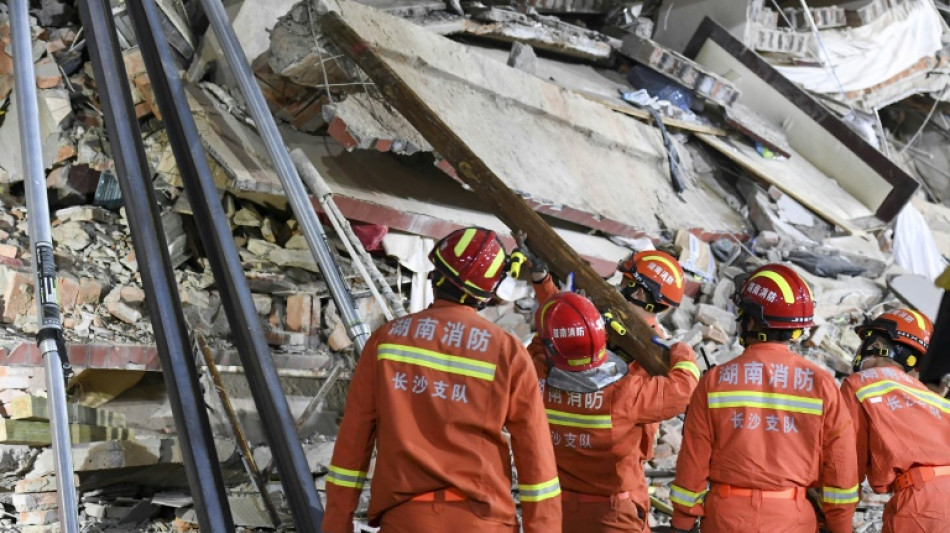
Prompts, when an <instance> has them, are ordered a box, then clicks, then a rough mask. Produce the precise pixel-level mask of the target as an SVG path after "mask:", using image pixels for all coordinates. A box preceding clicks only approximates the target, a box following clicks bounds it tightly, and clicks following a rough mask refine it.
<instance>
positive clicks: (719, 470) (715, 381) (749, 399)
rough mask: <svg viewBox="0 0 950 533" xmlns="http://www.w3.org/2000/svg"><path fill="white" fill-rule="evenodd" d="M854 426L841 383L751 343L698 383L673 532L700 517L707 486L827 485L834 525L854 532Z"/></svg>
mask: <svg viewBox="0 0 950 533" xmlns="http://www.w3.org/2000/svg"><path fill="white" fill-rule="evenodd" d="M856 464H857V463H856V459H855V443H854V428H853V425H852V423H851V417H850V416H849V415H848V411H847V408H846V407H845V406H844V405H843V404H842V401H841V396H840V394H839V392H838V388H837V385H836V383H835V380H834V378H833V377H832V376H831V375H830V374H828V373H827V372H826V371H825V370H823V369H821V368H820V367H819V366H817V365H815V364H813V363H811V362H809V361H807V360H805V359H804V358H802V357H800V356H797V355H795V354H794V353H792V352H791V350H789V349H788V348H787V347H786V346H785V345H784V344H780V343H762V344H755V345H753V346H750V347H749V348H747V349H746V350H745V352H744V353H743V354H742V355H741V356H739V357H737V358H736V359H734V360H733V361H730V362H728V363H726V364H723V365H720V366H717V367H714V368H713V369H711V370H710V371H709V372H707V373H706V374H705V375H704V376H703V378H702V379H701V380H700V382H699V387H698V388H697V389H696V392H695V393H694V394H693V398H692V400H690V404H689V409H688V411H687V414H686V424H685V425H684V428H683V447H682V449H681V450H680V455H679V458H678V460H677V463H676V480H675V482H674V484H673V486H672V487H671V492H670V499H671V500H672V501H673V511H674V513H673V526H674V527H677V528H680V529H690V528H691V527H693V524H694V522H695V520H696V518H697V517H700V516H703V496H704V494H705V492H706V490H707V483H713V484H716V483H722V484H727V485H732V486H735V487H744V488H749V489H759V490H765V491H775V490H782V489H785V488H792V487H819V486H820V487H821V489H822V500H823V507H824V510H825V514H826V521H827V527H828V529H830V530H831V531H832V532H833V533H850V532H851V530H852V528H851V519H852V516H853V515H854V507H855V504H856V503H857V501H858V473H857V468H856Z"/></svg>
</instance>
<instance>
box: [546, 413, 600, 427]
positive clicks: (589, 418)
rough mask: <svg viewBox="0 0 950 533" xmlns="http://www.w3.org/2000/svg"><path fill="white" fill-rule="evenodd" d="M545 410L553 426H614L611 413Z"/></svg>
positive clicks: (549, 422)
mask: <svg viewBox="0 0 950 533" xmlns="http://www.w3.org/2000/svg"><path fill="white" fill-rule="evenodd" d="M544 411H545V412H546V413H547V414H548V424H551V425H552V426H567V427H572V428H588V429H610V428H612V427H613V423H612V422H611V421H610V415H582V414H579V413H567V412H565V411H556V410H554V409H545V410H544Z"/></svg>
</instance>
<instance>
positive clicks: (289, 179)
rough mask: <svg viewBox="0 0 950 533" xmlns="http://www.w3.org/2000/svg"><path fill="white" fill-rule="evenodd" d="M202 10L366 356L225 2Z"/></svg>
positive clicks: (358, 322)
mask: <svg viewBox="0 0 950 533" xmlns="http://www.w3.org/2000/svg"><path fill="white" fill-rule="evenodd" d="M201 6H202V8H203V9H204V12H205V16H207V17H208V21H209V22H210V23H211V29H212V30H213V31H214V35H215V37H217V38H218V43H219V44H220V45H221V49H222V51H223V52H224V57H225V58H226V59H227V62H228V65H229V66H230V67H231V73H232V74H233V75H234V77H235V78H236V79H237V82H238V86H239V87H240V89H241V94H243V95H244V100H245V101H246V102H247V107H248V109H249V111H250V112H251V116H252V117H253V118H254V122H255V123H256V124H257V130H258V132H260V134H261V138H262V139H263V140H264V145H265V146H266V148H267V154H268V155H269V156H270V159H271V162H272V163H273V164H274V168H275V169H276V171H277V176H278V177H279V178H280V182H281V184H282V185H283V187H284V191H285V192H286V194H287V200H288V202H289V203H290V207H291V209H293V212H294V215H295V216H296V217H297V222H299V223H300V227H301V229H302V230H303V234H304V237H305V238H306V239H307V244H309V245H310V250H311V252H313V254H314V257H315V258H316V260H317V264H318V265H319V267H320V273H321V274H322V275H323V278H324V280H325V281H326V283H327V286H328V287H329V288H330V294H331V295H332V296H333V301H334V302H336V305H337V308H339V309H340V313H341V314H342V315H343V325H344V326H345V327H346V333H347V335H348V336H349V337H350V339H352V340H353V343H354V344H355V345H356V355H357V357H359V355H360V354H361V353H362V352H363V346H365V345H366V339H367V338H368V337H369V328H368V327H366V325H365V324H364V323H363V319H362V318H360V315H359V312H358V311H357V310H356V305H355V303H354V302H353V297H352V296H351V295H350V293H349V292H348V290H347V287H346V285H345V284H344V283H343V276H342V275H341V274H340V269H339V267H338V266H337V264H336V263H335V262H334V261H333V255H332V252H331V251H330V247H329V245H327V239H326V235H325V234H324V232H323V227H322V226H321V225H320V221H319V220H318V219H317V215H316V213H315V212H314V210H313V206H312V205H310V203H309V201H308V200H307V191H306V190H304V188H303V184H302V183H301V182H300V176H299V175H297V170H296V169H295V168H294V164H293V162H292V161H291V160H290V154H288V153H287V147H286V146H284V142H283V140H282V139H281V137H280V132H279V131H277V124H276V123H275V122H274V117H273V115H271V112H270V110H269V109H268V108H267V103H266V102H265V101H264V95H263V94H261V88H260V87H259V86H258V85H257V80H256V79H255V78H254V75H253V73H252V72H251V67H250V66H249V65H248V63H247V57H246V56H245V55H244V51H243V50H242V49H241V45H240V43H239V42H238V39H237V36H236V35H235V34H234V29H233V28H231V23H230V22H229V20H228V16H227V13H225V12H224V6H223V5H222V4H221V0H201Z"/></svg>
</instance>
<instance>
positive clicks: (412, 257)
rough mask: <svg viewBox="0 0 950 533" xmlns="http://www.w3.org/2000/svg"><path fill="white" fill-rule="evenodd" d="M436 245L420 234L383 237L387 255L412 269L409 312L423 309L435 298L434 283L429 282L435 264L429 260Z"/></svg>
mask: <svg viewBox="0 0 950 533" xmlns="http://www.w3.org/2000/svg"><path fill="white" fill-rule="evenodd" d="M433 246H435V241H434V240H433V239H429V238H427V237H419V236H418V235H406V234H402V233H394V232H392V231H390V232H388V233H386V236H385V237H383V249H385V250H386V254H387V255H391V256H393V257H395V258H396V259H398V260H399V264H400V265H402V266H404V267H406V268H407V269H409V270H410V271H412V290H411V291H410V292H409V312H410V313H415V312H417V311H422V310H423V309H425V308H426V307H429V304H431V303H432V300H433V299H434V298H435V297H434V296H433V294H432V284H431V283H429V272H432V271H433V270H435V266H434V265H433V264H432V262H431V261H429V252H430V251H431V250H432V247H433Z"/></svg>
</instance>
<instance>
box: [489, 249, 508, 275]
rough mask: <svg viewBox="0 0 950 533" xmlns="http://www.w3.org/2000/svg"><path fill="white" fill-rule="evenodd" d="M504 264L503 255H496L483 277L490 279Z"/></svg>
mask: <svg viewBox="0 0 950 533" xmlns="http://www.w3.org/2000/svg"><path fill="white" fill-rule="evenodd" d="M504 264H505V254H503V253H497V254H495V258H494V259H492V262H491V265H489V267H488V270H486V271H485V277H486V278H491V277H493V276H494V275H495V274H497V273H498V269H499V268H501V265H504Z"/></svg>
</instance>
